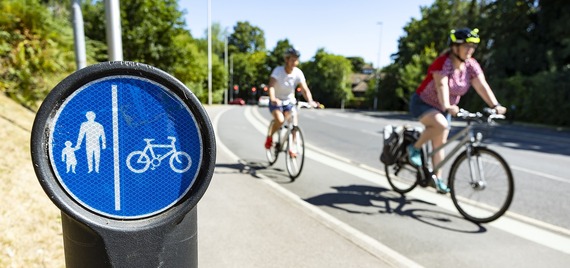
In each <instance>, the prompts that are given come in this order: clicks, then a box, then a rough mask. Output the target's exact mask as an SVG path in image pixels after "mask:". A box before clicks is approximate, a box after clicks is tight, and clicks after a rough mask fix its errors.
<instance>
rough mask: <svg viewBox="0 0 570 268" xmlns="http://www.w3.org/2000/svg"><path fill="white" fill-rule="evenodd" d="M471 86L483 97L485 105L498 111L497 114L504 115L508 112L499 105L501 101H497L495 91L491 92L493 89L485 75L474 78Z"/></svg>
mask: <svg viewBox="0 0 570 268" xmlns="http://www.w3.org/2000/svg"><path fill="white" fill-rule="evenodd" d="M471 85H472V86H473V87H474V88H475V91H477V94H479V96H481V98H482V99H483V101H485V103H487V105H488V106H489V107H491V108H494V109H495V110H497V113H499V114H504V113H506V112H507V108H505V107H503V106H501V105H500V104H499V101H497V98H496V97H495V94H494V93H493V90H491V87H490V86H489V84H488V83H487V80H486V79H485V75H484V74H483V73H481V74H479V75H478V76H477V77H475V78H473V79H472V80H471Z"/></svg>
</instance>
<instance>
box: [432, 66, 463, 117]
mask: <svg viewBox="0 0 570 268" xmlns="http://www.w3.org/2000/svg"><path fill="white" fill-rule="evenodd" d="M432 75H433V81H434V83H435V89H436V91H437V98H438V100H439V104H440V105H441V109H442V110H443V111H447V112H449V113H450V114H451V115H453V116H455V115H456V114H457V113H458V112H459V107H457V105H451V104H450V103H449V78H448V77H447V76H445V75H442V74H441V73H439V72H433V74H432Z"/></svg>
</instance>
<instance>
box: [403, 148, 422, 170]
mask: <svg viewBox="0 0 570 268" xmlns="http://www.w3.org/2000/svg"><path fill="white" fill-rule="evenodd" d="M407 149H408V158H409V160H410V163H411V164H412V165H414V166H416V167H421V166H422V155H421V153H422V152H421V151H420V149H416V148H415V147H414V145H412V144H410V145H408V148H407Z"/></svg>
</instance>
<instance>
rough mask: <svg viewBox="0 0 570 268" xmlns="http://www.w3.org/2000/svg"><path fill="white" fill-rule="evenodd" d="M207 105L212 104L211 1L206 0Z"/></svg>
mask: <svg viewBox="0 0 570 268" xmlns="http://www.w3.org/2000/svg"><path fill="white" fill-rule="evenodd" d="M208 105H212V1H211V0H208Z"/></svg>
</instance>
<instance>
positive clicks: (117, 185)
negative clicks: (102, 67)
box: [111, 85, 121, 211]
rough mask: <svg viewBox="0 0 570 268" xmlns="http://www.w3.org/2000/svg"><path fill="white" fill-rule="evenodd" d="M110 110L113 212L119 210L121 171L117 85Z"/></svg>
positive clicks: (113, 89) (113, 86)
mask: <svg viewBox="0 0 570 268" xmlns="http://www.w3.org/2000/svg"><path fill="white" fill-rule="evenodd" d="M111 91H112V97H111V101H112V106H113V107H112V110H113V166H114V176H113V177H114V180H115V181H114V182H115V210H117V211H118V210H121V170H120V166H121V165H120V159H119V103H118V102H119V98H118V96H117V85H112V86H111Z"/></svg>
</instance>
